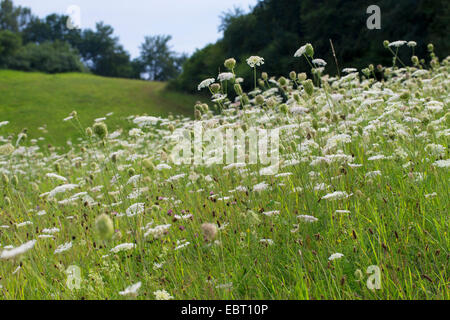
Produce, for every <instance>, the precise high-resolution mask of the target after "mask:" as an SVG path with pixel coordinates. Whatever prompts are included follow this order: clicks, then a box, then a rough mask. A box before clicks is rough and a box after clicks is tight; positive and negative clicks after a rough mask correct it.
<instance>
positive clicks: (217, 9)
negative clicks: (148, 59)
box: [13, 0, 258, 58]
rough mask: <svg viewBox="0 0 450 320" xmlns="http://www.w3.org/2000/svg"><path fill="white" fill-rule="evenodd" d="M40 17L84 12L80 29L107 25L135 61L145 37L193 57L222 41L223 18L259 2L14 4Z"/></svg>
mask: <svg viewBox="0 0 450 320" xmlns="http://www.w3.org/2000/svg"><path fill="white" fill-rule="evenodd" d="M13 2H14V4H15V5H20V6H25V7H29V8H31V9H32V12H33V13H34V14H35V15H38V16H39V17H41V18H42V17H45V16H46V15H48V14H50V13H59V14H66V12H67V9H68V8H69V7H70V6H71V5H76V6H78V7H79V8H80V11H81V27H82V28H95V23H96V22H100V21H104V22H105V23H106V24H108V25H111V26H112V27H113V28H114V31H115V35H116V36H118V37H119V38H120V43H121V44H122V45H123V46H124V47H125V49H126V50H127V51H128V52H129V53H130V54H131V55H132V57H133V58H134V57H136V56H138V55H139V45H140V44H141V43H142V42H143V40H144V36H146V35H156V34H169V35H172V37H173V39H172V41H171V45H172V49H173V50H175V51H177V52H186V53H189V54H191V53H193V52H194V51H195V49H200V48H202V47H204V46H205V45H206V44H208V43H212V42H215V41H216V40H217V39H218V38H220V37H221V34H220V33H219V32H218V26H219V24H220V18H219V16H220V14H221V13H222V12H224V11H228V10H229V9H233V7H234V6H236V7H240V8H242V9H244V10H245V11H248V10H249V7H250V6H252V7H253V6H254V5H255V4H256V3H257V2H258V0H125V1H124V0H120V1H119V0H13Z"/></svg>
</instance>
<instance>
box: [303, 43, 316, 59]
mask: <svg viewBox="0 0 450 320" xmlns="http://www.w3.org/2000/svg"><path fill="white" fill-rule="evenodd" d="M305 49H306V50H305V53H306V55H307V56H309V57H310V58H312V57H314V48H313V46H312V45H311V43H307V44H306V48H305Z"/></svg>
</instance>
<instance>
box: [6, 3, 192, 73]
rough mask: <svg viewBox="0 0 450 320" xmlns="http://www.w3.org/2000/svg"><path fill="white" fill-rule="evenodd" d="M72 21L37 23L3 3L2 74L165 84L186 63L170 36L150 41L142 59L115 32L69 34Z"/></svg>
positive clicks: (103, 28)
mask: <svg viewBox="0 0 450 320" xmlns="http://www.w3.org/2000/svg"><path fill="white" fill-rule="evenodd" d="M67 21H68V16H66V15H59V14H50V15H48V16H47V17H45V18H42V19H41V18H39V17H36V16H35V15H33V14H32V12H31V10H30V9H29V8H24V7H21V6H15V5H14V3H13V2H12V0H1V2H0V68H6V69H15V70H23V71H40V72H46V73H61V72H92V73H94V74H97V75H101V76H106V77H121V78H135V79H140V78H145V79H148V80H156V81H166V80H169V79H173V78H175V77H176V76H178V74H179V73H180V72H181V66H182V64H183V63H184V61H185V60H186V59H187V56H186V55H185V54H181V55H180V54H177V53H175V52H174V51H172V50H171V49H170V45H169V42H170V40H171V36H169V35H155V36H147V37H145V39H144V42H143V43H142V45H141V47H140V49H141V54H140V56H139V57H138V58H135V59H131V57H130V54H129V53H128V52H127V51H126V50H125V49H124V48H123V46H122V45H121V44H120V43H119V39H118V37H116V36H115V35H114V29H113V28H112V27H111V26H109V25H106V24H104V23H103V22H99V23H97V24H96V27H95V29H94V30H92V29H70V28H68V27H67Z"/></svg>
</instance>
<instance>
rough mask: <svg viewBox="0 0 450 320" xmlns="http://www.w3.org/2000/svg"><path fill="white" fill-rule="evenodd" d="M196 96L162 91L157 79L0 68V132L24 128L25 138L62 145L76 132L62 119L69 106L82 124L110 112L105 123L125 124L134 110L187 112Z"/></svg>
mask: <svg viewBox="0 0 450 320" xmlns="http://www.w3.org/2000/svg"><path fill="white" fill-rule="evenodd" d="M197 99H198V97H195V96H193V95H187V94H181V93H177V92H173V91H169V90H166V84H165V83H160V82H148V81H139V80H128V79H114V78H103V77H98V76H93V75H89V74H79V73H70V74H56V75H48V74H42V73H25V72H18V71H10V70H0V122H2V121H9V124H8V125H7V126H4V127H0V136H1V135H3V136H6V134H10V133H12V132H14V133H16V134H17V133H19V132H20V131H21V130H22V129H24V128H27V129H28V133H29V137H30V138H38V137H41V136H43V137H45V140H44V141H45V142H46V143H50V144H54V145H63V144H65V143H66V141H67V139H74V138H76V137H77V136H78V133H77V130H76V129H75V128H73V126H72V125H71V124H70V123H68V122H64V121H63V119H64V118H66V117H67V116H68V115H69V113H70V112H72V111H73V110H76V111H77V112H78V115H79V118H80V120H81V122H82V124H83V125H84V126H89V125H91V123H92V121H93V120H94V119H96V118H100V117H105V115H107V114H109V113H114V117H113V118H114V120H109V119H107V120H106V123H107V124H108V126H109V127H110V128H111V129H113V128H115V127H117V126H120V127H122V128H127V123H126V122H127V121H126V120H125V118H126V117H127V116H129V115H134V114H148V115H154V116H167V115H169V114H170V113H172V114H183V115H187V116H190V115H192V114H193V112H192V110H193V105H194V104H195V102H196V100H197ZM40 127H44V128H46V130H47V131H48V133H45V134H44V133H43V132H42V130H39V129H38V128H40Z"/></svg>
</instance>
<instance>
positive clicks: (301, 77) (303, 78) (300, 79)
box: [298, 72, 308, 81]
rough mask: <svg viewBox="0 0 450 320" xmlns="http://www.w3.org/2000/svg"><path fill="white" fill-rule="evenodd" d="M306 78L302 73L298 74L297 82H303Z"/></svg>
mask: <svg viewBox="0 0 450 320" xmlns="http://www.w3.org/2000/svg"><path fill="white" fill-rule="evenodd" d="M307 78H308V76H307V75H306V73H304V72H302V73H299V74H298V80H299V81H305V80H306V79H307Z"/></svg>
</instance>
